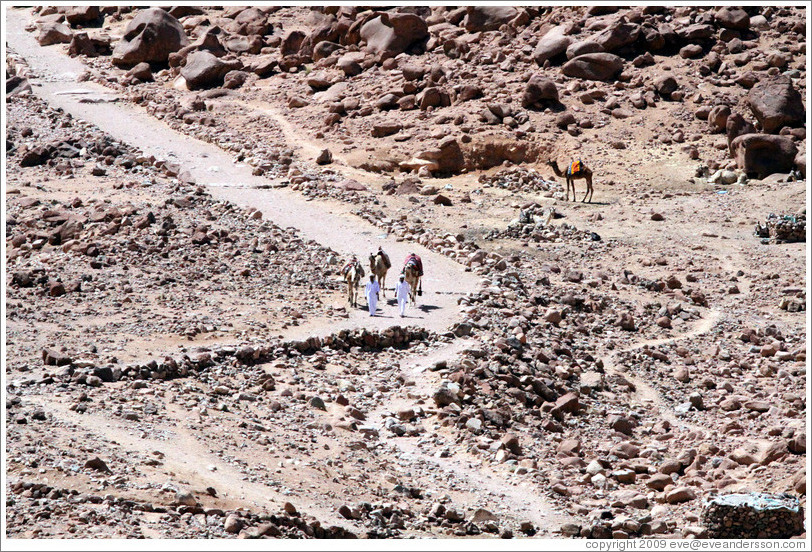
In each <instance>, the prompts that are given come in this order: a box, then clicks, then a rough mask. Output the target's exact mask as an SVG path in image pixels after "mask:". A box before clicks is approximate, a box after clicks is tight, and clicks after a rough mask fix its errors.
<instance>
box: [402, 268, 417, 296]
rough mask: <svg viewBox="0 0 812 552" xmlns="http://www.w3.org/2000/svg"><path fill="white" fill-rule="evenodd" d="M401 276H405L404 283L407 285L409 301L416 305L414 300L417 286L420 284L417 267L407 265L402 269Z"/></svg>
mask: <svg viewBox="0 0 812 552" xmlns="http://www.w3.org/2000/svg"><path fill="white" fill-rule="evenodd" d="M403 274H404V275H405V276H406V281H407V282H408V283H409V299H411V300H412V305H413V306H414V305H417V300H415V297H416V294H417V286H418V285H419V284H420V271H419V270H418V269H417V265H415V264H413V263H409V264H407V265H406V266H405V267H404V269H403Z"/></svg>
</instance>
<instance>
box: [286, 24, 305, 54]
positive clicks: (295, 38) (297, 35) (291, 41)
mask: <svg viewBox="0 0 812 552" xmlns="http://www.w3.org/2000/svg"><path fill="white" fill-rule="evenodd" d="M305 38H307V35H306V34H305V33H303V32H302V31H298V30H291V31H288V32H287V33H286V34H285V36H284V37H283V38H282V44H280V45H279V54H280V55H281V56H282V57H285V56H292V55H294V54H298V53H299V50H300V49H301V47H302V43H303V42H304V40H305Z"/></svg>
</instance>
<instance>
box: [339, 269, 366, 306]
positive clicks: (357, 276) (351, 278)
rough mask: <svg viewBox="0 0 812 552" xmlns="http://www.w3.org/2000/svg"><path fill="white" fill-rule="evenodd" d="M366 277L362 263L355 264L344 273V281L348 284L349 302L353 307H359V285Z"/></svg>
mask: <svg viewBox="0 0 812 552" xmlns="http://www.w3.org/2000/svg"><path fill="white" fill-rule="evenodd" d="M363 277H364V268H363V267H362V266H361V263H359V262H355V263H353V264H351V265H350V267H349V268H348V269H347V272H345V273H344V281H345V282H347V300H348V301H349V302H350V305H352V306H353V307H357V306H358V284H359V283H360V282H361V278H363Z"/></svg>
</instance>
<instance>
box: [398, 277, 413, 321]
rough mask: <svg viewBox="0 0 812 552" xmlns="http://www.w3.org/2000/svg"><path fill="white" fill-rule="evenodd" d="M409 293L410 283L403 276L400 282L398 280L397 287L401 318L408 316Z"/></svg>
mask: <svg viewBox="0 0 812 552" xmlns="http://www.w3.org/2000/svg"><path fill="white" fill-rule="evenodd" d="M409 291H410V289H409V282H407V281H406V277H405V276H404V275H403V274H401V275H400V280H398V285H397V286H395V297H396V298H397V300H398V306H399V307H400V317H401V318H403V317H404V316H406V304H407V303H408V302H409Z"/></svg>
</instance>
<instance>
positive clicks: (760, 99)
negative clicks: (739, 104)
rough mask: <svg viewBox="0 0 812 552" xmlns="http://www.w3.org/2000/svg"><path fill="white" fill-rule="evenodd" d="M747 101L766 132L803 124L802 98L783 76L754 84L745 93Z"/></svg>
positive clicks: (804, 118)
mask: <svg viewBox="0 0 812 552" xmlns="http://www.w3.org/2000/svg"><path fill="white" fill-rule="evenodd" d="M747 103H748V105H749V106H750V110H751V111H752V112H753V115H754V116H755V117H756V119H757V120H758V122H759V123H760V124H761V128H762V129H763V130H764V132H766V133H768V134H773V133H775V132H778V131H779V130H781V127H784V126H790V127H796V126H803V124H804V121H805V120H806V110H805V109H804V104H803V99H802V98H801V95H800V94H799V93H798V91H797V90H795V88H794V87H793V86H792V81H791V80H790V79H789V78H788V77H785V76H779V77H776V78H774V79H772V80H768V81H762V82H760V83H758V84H756V85H755V86H754V87H753V88H752V90H750V93H749V94H748V95H747Z"/></svg>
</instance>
